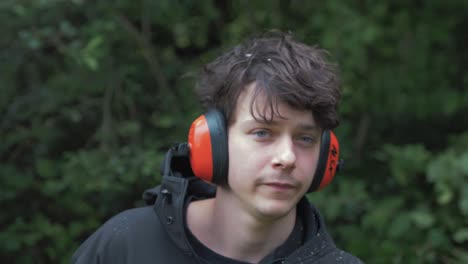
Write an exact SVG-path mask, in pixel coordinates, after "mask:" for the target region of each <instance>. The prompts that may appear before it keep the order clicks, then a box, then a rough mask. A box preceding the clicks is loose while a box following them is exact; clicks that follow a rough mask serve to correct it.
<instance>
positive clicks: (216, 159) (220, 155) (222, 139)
mask: <svg viewBox="0 0 468 264" xmlns="http://www.w3.org/2000/svg"><path fill="white" fill-rule="evenodd" d="M188 144H189V148H190V154H189V159H190V165H191V167H192V170H193V172H194V174H195V176H197V177H199V178H201V179H203V180H205V181H208V182H212V183H215V184H223V183H226V182H227V172H228V162H229V159H228V140H227V131H226V121H225V118H224V115H223V114H222V113H221V112H220V111H218V110H210V111H208V112H206V113H205V114H203V115H201V116H199V117H198V118H197V119H195V121H193V123H192V125H191V126H190V130H189V135H188Z"/></svg>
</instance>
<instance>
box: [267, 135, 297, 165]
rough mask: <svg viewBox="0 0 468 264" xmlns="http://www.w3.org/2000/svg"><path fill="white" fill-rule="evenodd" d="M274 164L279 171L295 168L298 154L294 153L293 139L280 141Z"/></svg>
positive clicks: (287, 138) (273, 160)
mask: <svg viewBox="0 0 468 264" xmlns="http://www.w3.org/2000/svg"><path fill="white" fill-rule="evenodd" d="M272 163H273V167H275V168H278V169H283V170H284V169H292V168H295V166H296V154H295V153H294V142H293V141H292V139H291V138H289V137H283V138H281V139H279V140H278V142H277V145H276V149H275V154H274V157H273V159H272Z"/></svg>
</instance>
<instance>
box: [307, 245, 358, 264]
mask: <svg viewBox="0 0 468 264" xmlns="http://www.w3.org/2000/svg"><path fill="white" fill-rule="evenodd" d="M314 263H316V264H329V263H336V264H363V262H362V261H361V260H360V259H359V258H357V257H355V256H353V255H351V254H350V253H348V252H346V251H343V250H341V249H338V248H336V249H335V250H333V251H331V252H329V253H328V254H326V255H324V256H322V257H321V258H319V259H317V261H316V262H314Z"/></svg>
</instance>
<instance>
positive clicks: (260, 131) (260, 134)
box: [254, 130, 268, 138]
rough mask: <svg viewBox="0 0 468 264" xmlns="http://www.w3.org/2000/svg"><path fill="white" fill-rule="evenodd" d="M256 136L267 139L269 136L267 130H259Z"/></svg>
mask: <svg viewBox="0 0 468 264" xmlns="http://www.w3.org/2000/svg"><path fill="white" fill-rule="evenodd" d="M254 134H255V136H257V137H259V138H265V137H267V136H268V132H267V131H265V130H257V131H255V132H254Z"/></svg>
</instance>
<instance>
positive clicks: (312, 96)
mask: <svg viewBox="0 0 468 264" xmlns="http://www.w3.org/2000/svg"><path fill="white" fill-rule="evenodd" d="M326 57H327V52H326V51H325V50H322V49H319V48H317V47H311V46H307V45H305V44H303V43H301V42H299V41H297V40H295V39H294V37H293V36H292V35H291V34H289V33H283V32H280V31H269V32H265V33H262V34H261V35H258V36H255V37H252V38H250V39H248V40H247V41H245V42H243V43H241V44H240V45H238V46H236V47H234V48H233V49H231V50H229V51H228V52H226V53H224V54H223V55H221V56H220V57H218V58H216V59H215V60H214V61H213V62H211V63H209V64H207V65H205V66H204V67H203V68H202V69H201V70H200V73H199V76H198V80H197V82H196V86H195V91H196V92H197V94H198V96H199V99H200V101H201V103H202V104H203V106H204V107H205V108H207V109H210V108H216V109H218V110H220V111H221V112H222V113H223V114H224V116H225V117H226V120H227V121H228V123H231V122H232V121H233V113H234V112H235V108H236V105H237V100H238V98H239V95H240V93H241V92H242V91H243V90H244V89H245V87H246V86H247V85H249V84H250V83H253V82H255V84H256V85H255V92H254V95H255V96H254V97H253V98H257V97H256V95H258V94H259V93H262V94H264V95H265V96H266V102H267V104H266V108H265V109H263V112H261V113H259V115H260V118H262V119H263V120H265V121H271V120H272V119H273V117H274V116H280V113H278V110H277V106H278V103H279V102H282V103H286V104H287V105H289V106H290V107H293V108H295V109H299V110H311V111H312V113H313V115H314V118H315V120H316V122H317V123H318V125H319V126H320V127H322V128H324V129H333V128H335V127H337V126H338V123H339V120H338V113H337V107H338V103H339V100H340V96H341V89H340V87H341V83H340V80H339V78H338V74H337V69H336V67H335V65H333V64H331V63H329V62H328V61H327V58H326ZM254 101H255V99H253V100H252V102H251V112H252V115H253V114H254V113H253V112H254V111H253V105H254ZM254 117H255V116H254ZM255 118H257V117H255Z"/></svg>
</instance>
